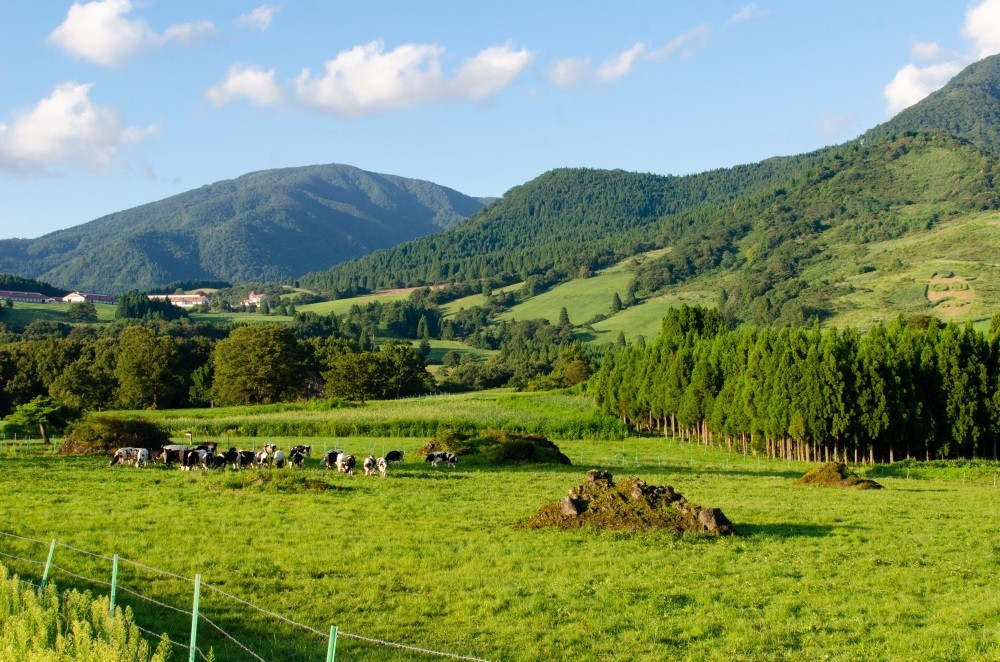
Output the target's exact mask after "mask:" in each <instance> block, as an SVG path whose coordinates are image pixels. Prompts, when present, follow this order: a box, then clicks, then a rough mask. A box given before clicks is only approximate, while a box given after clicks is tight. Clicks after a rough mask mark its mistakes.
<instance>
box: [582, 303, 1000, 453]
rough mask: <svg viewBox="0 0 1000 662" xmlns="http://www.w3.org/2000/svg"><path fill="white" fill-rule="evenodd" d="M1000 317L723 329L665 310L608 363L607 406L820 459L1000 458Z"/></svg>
mask: <svg viewBox="0 0 1000 662" xmlns="http://www.w3.org/2000/svg"><path fill="white" fill-rule="evenodd" d="M998 335H1000V315H998V316H996V317H994V321H993V325H992V328H991V329H990V332H989V333H988V334H983V333H980V332H978V331H976V330H974V329H973V328H972V327H971V326H956V325H954V324H948V325H943V324H941V323H940V322H938V321H936V320H934V319H932V318H928V317H914V318H909V319H906V318H903V317H902V316H900V317H898V318H896V319H894V320H893V321H892V322H890V323H888V324H879V325H876V326H875V327H873V328H872V329H870V330H869V331H868V332H866V333H864V334H861V333H858V332H857V331H855V330H853V329H845V330H839V329H836V328H831V329H827V330H820V329H819V328H818V327H813V328H812V329H796V328H789V327H783V328H759V327H751V326H742V327H739V328H737V329H735V330H732V329H730V328H728V327H727V326H726V325H725V323H724V322H723V319H722V317H721V315H719V313H718V312H716V311H714V310H709V309H703V308H697V307H693V308H692V307H687V306H682V307H681V308H678V309H674V310H671V311H669V313H668V314H667V316H666V317H665V318H664V320H663V331H662V333H661V335H660V336H659V337H657V338H656V340H655V341H653V342H650V343H648V344H647V343H637V344H631V345H628V346H627V347H624V348H621V349H618V350H617V351H609V352H608V354H606V355H605V357H604V360H603V362H602V364H601V367H600V369H599V370H598V372H597V374H596V375H595V376H594V378H593V380H592V382H591V391H592V393H593V394H594V397H595V398H596V400H597V402H598V403H599V405H600V406H601V408H602V409H604V410H605V411H607V412H609V413H613V414H615V415H617V416H620V417H621V418H622V420H623V421H626V422H628V423H630V424H631V425H633V426H635V427H636V428H637V429H640V430H644V431H659V432H661V433H662V434H666V435H671V434H673V435H679V436H681V437H683V438H686V439H690V440H693V441H699V442H701V443H705V444H721V445H724V446H726V447H728V448H729V449H731V450H737V451H739V452H744V453H747V452H754V453H766V454H767V455H769V456H771V457H781V458H788V459H796V460H801V461H807V462H813V461H819V460H830V459H842V460H844V461H854V462H857V461H859V460H860V461H867V462H892V461H894V460H900V459H903V458H917V459H931V458H942V459H944V458H974V457H991V458H996V457H997V440H998V438H1000V388H998V387H1000V383H998V380H1000V338H998Z"/></svg>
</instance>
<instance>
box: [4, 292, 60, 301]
mask: <svg viewBox="0 0 1000 662" xmlns="http://www.w3.org/2000/svg"><path fill="white" fill-rule="evenodd" d="M0 299H10V300H11V301H24V302H25V303H53V302H56V301H59V299H56V298H54V297H49V296H45V295H44V294H41V293H39V292H14V291H11V290H0Z"/></svg>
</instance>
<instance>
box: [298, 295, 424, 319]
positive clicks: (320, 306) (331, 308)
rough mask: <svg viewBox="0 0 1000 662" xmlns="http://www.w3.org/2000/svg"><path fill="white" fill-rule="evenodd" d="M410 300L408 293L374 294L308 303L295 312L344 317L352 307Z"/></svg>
mask: <svg viewBox="0 0 1000 662" xmlns="http://www.w3.org/2000/svg"><path fill="white" fill-rule="evenodd" d="M408 298H410V292H409V291H405V292H388V293H387V292H376V293H375V294H369V295H367V296H362V297H351V298H350V299H337V300H335V301H320V302H319V303H309V304H306V305H303V306H296V307H295V310H297V311H300V312H313V313H316V314H317V315H344V314H346V313H348V312H349V311H350V310H351V307H352V306H354V305H358V306H362V307H364V306H367V305H368V304H369V303H374V302H376V301H378V302H380V303H388V302H389V301H405V300H406V299H408Z"/></svg>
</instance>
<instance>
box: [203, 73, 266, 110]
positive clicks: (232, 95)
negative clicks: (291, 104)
mask: <svg viewBox="0 0 1000 662" xmlns="http://www.w3.org/2000/svg"><path fill="white" fill-rule="evenodd" d="M205 96H206V97H208V100H209V101H210V102H211V103H212V104H214V105H216V106H222V105H225V104H227V103H231V102H233V101H236V100H238V99H247V100H248V101H250V102H251V103H253V104H255V105H258V106H271V105H274V104H276V103H278V102H279V101H281V96H282V95H281V88H280V87H279V86H278V83H277V82H276V81H275V75H274V69H269V70H267V71H264V70H263V69H261V68H260V67H254V66H243V65H240V64H234V65H233V66H231V67H230V68H229V72H228V73H227V74H226V77H225V78H224V79H223V80H222V81H221V82H220V83H219V84H218V85H216V86H214V87H210V88H208V90H207V91H206V92H205Z"/></svg>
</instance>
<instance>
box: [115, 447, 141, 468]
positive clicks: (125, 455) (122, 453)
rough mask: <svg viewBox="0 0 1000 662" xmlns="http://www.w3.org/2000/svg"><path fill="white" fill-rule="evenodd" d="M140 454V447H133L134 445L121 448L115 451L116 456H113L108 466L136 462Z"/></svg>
mask: <svg viewBox="0 0 1000 662" xmlns="http://www.w3.org/2000/svg"><path fill="white" fill-rule="evenodd" d="M138 456H139V449H138V448H133V447H132V446H126V447H124V448H119V449H118V450H116V451H115V454H114V456H112V458H111V462H110V463H109V464H108V466H109V467H113V466H115V465H116V464H135V462H136V459H137V458H138Z"/></svg>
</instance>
